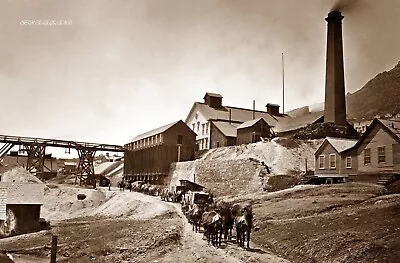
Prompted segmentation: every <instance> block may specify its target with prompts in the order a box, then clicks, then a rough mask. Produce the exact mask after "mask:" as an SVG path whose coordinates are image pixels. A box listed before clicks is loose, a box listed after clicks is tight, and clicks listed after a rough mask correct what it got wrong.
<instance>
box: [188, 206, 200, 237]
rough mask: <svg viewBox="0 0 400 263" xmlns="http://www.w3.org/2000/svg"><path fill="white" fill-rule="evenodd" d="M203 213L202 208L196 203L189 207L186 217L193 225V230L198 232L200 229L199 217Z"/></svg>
mask: <svg viewBox="0 0 400 263" xmlns="http://www.w3.org/2000/svg"><path fill="white" fill-rule="evenodd" d="M202 215H203V208H202V207H201V206H199V205H197V204H195V205H194V206H193V208H192V209H190V210H189V211H188V212H187V214H186V216H187V218H188V221H189V223H192V225H193V231H195V232H198V231H199V230H200V224H201V219H202Z"/></svg>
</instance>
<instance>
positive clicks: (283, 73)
mask: <svg viewBox="0 0 400 263" xmlns="http://www.w3.org/2000/svg"><path fill="white" fill-rule="evenodd" d="M282 113H285V61H284V59H283V52H282Z"/></svg>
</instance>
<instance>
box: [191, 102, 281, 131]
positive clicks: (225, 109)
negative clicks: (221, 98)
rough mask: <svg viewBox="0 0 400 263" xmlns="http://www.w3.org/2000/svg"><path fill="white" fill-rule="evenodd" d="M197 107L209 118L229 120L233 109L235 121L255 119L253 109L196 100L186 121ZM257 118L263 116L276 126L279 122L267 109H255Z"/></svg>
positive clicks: (233, 119)
mask: <svg viewBox="0 0 400 263" xmlns="http://www.w3.org/2000/svg"><path fill="white" fill-rule="evenodd" d="M195 109H197V110H198V111H200V112H201V114H202V115H203V116H204V118H206V119H207V120H226V121H227V120H229V110H230V111H231V114H230V115H231V120H232V121H234V122H241V123H243V122H245V121H248V120H252V119H253V110H251V109H243V108H236V107H230V106H222V107H221V108H218V109H215V108H212V107H210V106H208V105H207V104H205V103H202V102H195V103H194V104H193V106H192V109H191V110H190V113H189V114H188V116H187V118H186V122H188V121H189V117H190V116H191V114H192V112H193V111H194V110H195ZM255 118H256V119H257V118H263V119H264V120H265V121H266V122H267V123H268V124H269V125H270V126H275V125H276V123H277V122H278V120H277V118H275V117H273V116H271V115H270V114H269V113H268V112H266V111H257V110H256V111H255Z"/></svg>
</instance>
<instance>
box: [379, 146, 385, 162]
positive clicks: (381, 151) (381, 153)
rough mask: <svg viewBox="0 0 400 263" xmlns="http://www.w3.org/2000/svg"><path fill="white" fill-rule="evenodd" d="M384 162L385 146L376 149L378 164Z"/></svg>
mask: <svg viewBox="0 0 400 263" xmlns="http://www.w3.org/2000/svg"><path fill="white" fill-rule="evenodd" d="M385 162H386V152H385V146H382V147H378V163H385Z"/></svg>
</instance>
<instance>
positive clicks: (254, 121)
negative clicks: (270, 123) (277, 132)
mask: <svg viewBox="0 0 400 263" xmlns="http://www.w3.org/2000/svg"><path fill="white" fill-rule="evenodd" d="M261 119H262V120H264V119H263V118H258V119H254V120H250V121H245V122H243V123H242V124H240V125H239V126H238V127H237V129H243V128H247V127H251V126H253V125H254V124H256V123H257V122H259V121H260V120H261ZM264 121H265V120H264Z"/></svg>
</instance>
